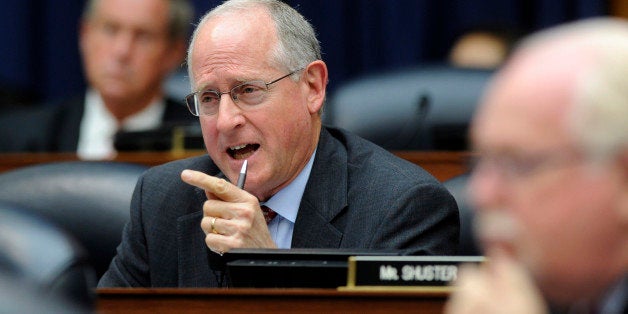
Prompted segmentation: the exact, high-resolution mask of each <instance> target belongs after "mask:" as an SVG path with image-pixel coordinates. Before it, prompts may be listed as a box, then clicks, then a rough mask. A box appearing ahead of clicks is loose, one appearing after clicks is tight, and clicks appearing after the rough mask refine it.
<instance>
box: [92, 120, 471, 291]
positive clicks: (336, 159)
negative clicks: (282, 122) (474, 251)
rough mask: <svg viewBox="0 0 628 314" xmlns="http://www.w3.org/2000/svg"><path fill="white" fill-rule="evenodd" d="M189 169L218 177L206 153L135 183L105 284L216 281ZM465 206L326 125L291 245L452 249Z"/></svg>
mask: <svg viewBox="0 0 628 314" xmlns="http://www.w3.org/2000/svg"><path fill="white" fill-rule="evenodd" d="M183 169H195V170H199V171H203V172H205V173H208V174H211V175H221V173H220V171H219V169H218V168H217V167H216V165H215V164H214V163H213V162H212V161H211V160H210V158H209V157H207V156H201V157H195V158H190V159H184V160H179V161H175V162H171V163H168V164H165V165H162V166H158V167H155V168H152V169H150V170H148V171H147V172H146V173H145V174H144V175H143V176H142V177H141V178H140V179H139V181H138V184H137V186H136V189H135V192H134V196H133V201H132V204H131V221H130V223H129V224H128V225H127V226H126V227H125V229H124V232H123V238H122V243H121V244H120V246H119V247H118V252H117V256H116V257H115V258H114V259H113V261H112V263H111V265H110V267H109V270H108V271H107V272H106V273H105V275H104V276H103V277H102V278H101V280H100V282H99V287H111V286H143V287H177V286H178V287H215V286H218V281H217V279H216V276H215V275H216V273H217V272H216V271H215V269H210V268H212V267H213V268H215V267H214V266H212V267H210V264H212V265H213V263H212V259H215V258H218V255H216V254H214V253H210V254H207V252H208V250H207V248H206V245H205V242H204V238H205V235H204V233H203V231H202V230H201V228H200V221H201V218H202V216H203V213H202V206H203V202H204V201H205V200H206V198H205V195H204V193H203V191H202V190H201V189H198V188H195V187H192V186H190V185H187V184H185V183H183V182H182V181H181V179H180V173H181V171H182V170H183ZM458 233H459V221H458V209H457V206H456V202H455V200H454V199H453V197H452V196H451V195H450V194H449V193H448V192H447V190H446V189H445V188H444V187H443V186H442V185H441V184H440V183H439V182H438V181H437V180H436V179H435V178H434V177H432V176H431V175H430V174H429V173H427V172H426V171H424V170H423V169H421V168H420V167H418V166H416V165H414V164H412V163H410V162H407V161H405V160H403V159H400V158H398V157H396V156H394V155H392V154H390V153H389V152H387V151H386V150H384V149H382V148H380V147H378V146H376V145H374V144H372V143H370V142H368V141H366V140H364V139H362V138H359V137H357V136H355V135H351V134H349V133H347V132H344V131H341V130H336V129H326V128H324V129H323V130H322V131H321V137H320V142H319V145H318V149H317V153H316V157H315V159H314V164H313V167H312V171H311V174H310V178H309V180H308V182H307V185H306V188H305V192H304V194H303V198H302V200H301V205H300V207H299V212H298V214H297V218H296V222H295V226H294V234H293V237H292V247H293V248H351V249H389V250H390V249H397V250H402V251H404V252H405V253H408V254H421V255H453V254H455V253H456V250H457V247H458Z"/></svg>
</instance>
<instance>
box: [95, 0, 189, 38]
mask: <svg viewBox="0 0 628 314" xmlns="http://www.w3.org/2000/svg"><path fill="white" fill-rule="evenodd" d="M99 1H101V0H88V1H87V3H86V4H85V7H84V8H83V19H85V20H89V19H90V18H91V17H92V16H93V15H94V13H95V11H96V6H97V5H98V2H99ZM168 3H169V4H170V12H169V20H170V21H169V25H168V33H169V36H170V38H171V39H172V40H181V39H183V40H186V39H187V37H188V34H189V31H190V26H191V25H192V19H193V18H194V8H193V7H192V5H191V4H190V2H189V1H188V0H168Z"/></svg>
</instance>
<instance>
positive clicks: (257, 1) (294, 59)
mask: <svg viewBox="0 0 628 314" xmlns="http://www.w3.org/2000/svg"><path fill="white" fill-rule="evenodd" d="M260 6H261V7H263V8H265V9H266V10H267V11H268V13H269V14H270V16H271V18H272V20H273V21H274V22H275V29H276V31H277V37H278V38H277V45H276V47H274V48H273V51H272V52H271V60H269V61H270V62H272V63H274V64H276V66H278V67H281V68H283V70H285V71H287V72H291V71H295V70H298V69H301V68H304V67H305V66H307V65H308V64H309V63H311V62H313V61H316V60H320V59H321V48H320V43H319V42H318V39H317V38H316V33H315V32H314V28H313V27H312V25H311V24H310V23H309V22H308V21H307V20H305V18H304V17H303V16H302V15H301V14H300V13H299V12H297V11H296V10H295V9H293V8H292V7H290V6H289V5H287V4H285V3H283V2H281V1H278V0H230V1H225V2H224V3H223V4H221V5H219V6H217V7H216V8H214V9H213V10H211V11H209V12H208V13H207V14H205V16H203V17H202V18H201V20H200V22H199V25H198V26H197V27H196V29H195V30H194V33H193V34H192V40H191V42H190V46H189V49H188V57H187V60H188V74H189V76H190V80H193V76H192V64H191V56H192V49H193V47H194V42H195V40H196V36H197V33H198V30H199V29H200V28H201V26H202V25H203V24H204V23H205V22H207V21H208V20H210V19H212V18H213V17H216V16H220V15H223V14H227V13H233V12H237V11H242V10H247V9H251V8H254V7H260Z"/></svg>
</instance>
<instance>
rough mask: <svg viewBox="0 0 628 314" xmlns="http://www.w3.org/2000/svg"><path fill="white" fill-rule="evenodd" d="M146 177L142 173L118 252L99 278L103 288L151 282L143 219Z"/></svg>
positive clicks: (142, 285) (133, 285)
mask: <svg viewBox="0 0 628 314" xmlns="http://www.w3.org/2000/svg"><path fill="white" fill-rule="evenodd" d="M143 178H144V177H143V176H142V177H141V178H140V179H139V181H138V184H137V185H136V187H135V191H134V192H133V198H132V200H131V220H130V222H129V223H127V225H126V226H125V227H124V230H123V233H122V242H121V243H120V245H119V246H118V248H117V254H116V256H115V257H114V258H113V260H112V261H111V264H110V265H109V269H108V270H107V271H106V272H105V274H104V275H103V276H102V278H101V279H100V281H99V282H98V287H99V288H103V287H148V286H150V275H149V266H148V258H147V256H148V253H147V245H146V237H145V236H144V228H143V223H142V201H141V200H142V186H143V182H144V180H143ZM103 223H106V222H103Z"/></svg>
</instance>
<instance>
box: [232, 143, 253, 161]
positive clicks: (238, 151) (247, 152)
mask: <svg viewBox="0 0 628 314" xmlns="http://www.w3.org/2000/svg"><path fill="white" fill-rule="evenodd" d="M258 148H259V144H242V145H238V146H232V147H229V148H228V149H227V154H229V156H231V158H233V159H245V158H247V157H249V156H251V155H252V154H253V153H254V152H255V151H256V150H257V149H258Z"/></svg>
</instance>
